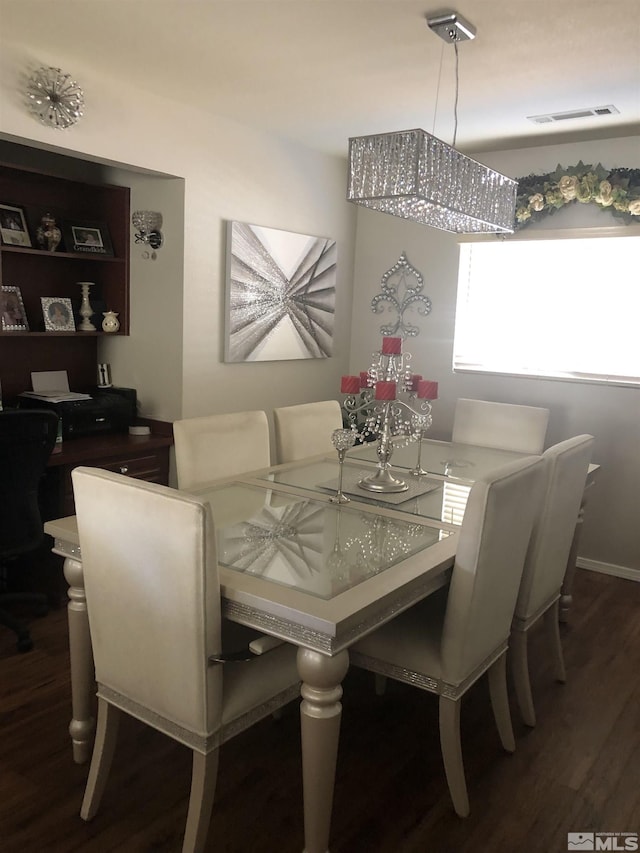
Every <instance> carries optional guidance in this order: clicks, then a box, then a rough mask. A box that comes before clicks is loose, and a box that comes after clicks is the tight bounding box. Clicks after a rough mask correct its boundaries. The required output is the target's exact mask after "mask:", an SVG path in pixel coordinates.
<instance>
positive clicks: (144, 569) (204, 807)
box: [72, 467, 299, 853]
mask: <svg viewBox="0 0 640 853" xmlns="http://www.w3.org/2000/svg"><path fill="white" fill-rule="evenodd" d="M72 479H73V488H74V496H75V504H76V513H77V520H78V532H79V537H80V548H81V551H82V562H83V568H84V580H85V587H86V595H87V609H88V616H89V628H90V631H91V640H92V644H93V652H94V659H95V671H96V681H97V685H98V687H97V694H98V724H97V733H96V741H95V746H94V750H93V757H92V760H91V767H90V770H89V777H88V780H87V786H86V790H85V794H84V799H83V802H82V808H81V812H80V814H81V817H82V818H83V819H84V820H90V819H91V818H92V817H94V816H95V814H96V812H97V810H98V807H99V804H100V800H101V797H102V794H103V792H104V789H105V786H106V784H107V777H108V774H109V769H110V765H111V763H112V758H113V754H114V749H115V743H116V734H117V727H118V720H119V718H120V716H121V714H122V712H125V713H128V714H130V715H131V716H133V717H136V718H137V719H138V720H141V721H142V722H144V723H146V724H148V725H150V726H152V727H153V728H154V729H157V730H158V731H161V732H163V733H165V734H167V735H168V736H169V737H172V738H173V739H174V740H176V741H178V742H179V743H182V744H184V745H185V746H187V747H189V749H191V750H192V753H193V763H192V775H191V794H190V799H189V808H188V814H187V823H186V830H185V835H184V843H183V847H182V850H183V853H196V851H201V850H203V849H204V846H205V841H206V836H207V831H208V826H209V820H210V816H211V809H212V805H213V799H214V793H215V787H216V776H217V768H218V748H219V747H220V745H221V744H222V743H224V742H225V741H226V740H228V739H229V738H230V737H233V736H235V735H236V734H238V733H239V732H241V731H243V730H244V729H245V728H247V727H249V726H250V725H252V724H253V723H255V722H257V721H258V720H260V719H262V718H263V717H265V716H268V715H269V714H270V713H271V712H272V711H274V709H277V708H280V707H282V706H283V705H284V704H286V703H287V702H289V701H290V700H292V699H293V698H294V697H296V696H297V695H299V678H298V674H297V670H296V649H295V647H293V646H290V645H288V644H282V645H280V646H278V647H276V648H275V649H274V650H272V651H269V652H268V654H264V655H261V656H259V657H254V658H253V659H252V660H246V658H250V657H251V655H250V654H248V653H246V650H245V651H244V652H243V653H242V654H241V655H231V656H230V657H231V659H232V662H227V658H226V657H225V653H224V649H223V648H222V647H221V640H220V623H221V618H220V588H219V581H218V565H217V557H216V541H215V535H214V527H213V522H212V517H211V509H210V507H209V505H208V504H206V503H205V502H203V501H201V500H199V499H197V498H196V497H193V496H190V495H187V494H185V493H182V492H179V491H177V490H175V489H170V488H168V487H166V486H159V485H157V484H155V483H146V482H142V481H140V480H136V479H133V478H129V477H123V476H122V475H120V474H113V473H111V472H107V471H102V470H98V469H91V468H83V467H80V468H76V469H75V470H74V471H73V474H72ZM238 657H240V658H242V660H237V658H238ZM151 791H152V782H151V780H150V795H151V796H152V794H151Z"/></svg>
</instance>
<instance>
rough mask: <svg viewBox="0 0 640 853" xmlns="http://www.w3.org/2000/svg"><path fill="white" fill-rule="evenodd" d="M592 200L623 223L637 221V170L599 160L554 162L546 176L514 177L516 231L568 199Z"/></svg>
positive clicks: (639, 187)
mask: <svg viewBox="0 0 640 853" xmlns="http://www.w3.org/2000/svg"><path fill="white" fill-rule="evenodd" d="M576 201H577V202H580V203H581V204H590V203H591V202H593V203H594V204H597V205H598V207H600V208H602V209H603V210H610V211H611V213H613V215H614V216H618V217H620V218H621V219H624V220H625V222H627V223H628V222H634V221H635V222H637V223H638V224H640V169H612V170H611V171H608V170H607V169H605V168H604V167H603V166H602V165H601V164H600V163H598V165H597V166H585V164H584V163H583V162H582V160H581V161H580V162H579V163H578V165H577V166H573V167H571V168H569V169H564V168H563V167H562V166H560V165H558V167H557V168H556V170H555V172H551V173H550V174H548V175H528V176H527V177H526V178H519V179H518V197H517V200H516V224H515V228H516V231H517V230H519V229H520V228H524V227H525V225H529V224H530V223H531V222H537V221H539V220H540V219H544V218H545V217H546V216H549V215H551V214H552V213H555V212H556V211H557V210H560V208H562V207H564V206H565V205H567V204H571V203H572V202H576Z"/></svg>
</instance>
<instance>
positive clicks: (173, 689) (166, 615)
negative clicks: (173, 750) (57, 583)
mask: <svg viewBox="0 0 640 853" xmlns="http://www.w3.org/2000/svg"><path fill="white" fill-rule="evenodd" d="M72 480H73V490H74V497H75V505H76V514H77V519H78V532H79V536H80V549H81V552H82V563H83V569H84V582H85V587H86V595H87V610H88V615H89V627H90V631H91V640H92V645H93V654H94V659H95V669H96V680H97V681H98V684H99V690H100V691H102V693H103V695H107V698H108V699H109V700H110V701H111V702H113V704H116V705H118V706H119V707H121V708H123V709H124V710H126V711H128V712H129V713H131V714H133V716H137V717H139V718H140V719H142V720H144V721H145V722H150V723H151V724H152V725H154V726H155V727H156V728H159V729H161V730H165V731H167V732H168V733H169V734H171V735H172V736H173V737H175V738H176V739H177V740H183V742H186V741H187V740H188V738H186V737H185V736H184V734H183V735H182V736H181V735H180V732H183V733H184V732H193V733H195V734H196V735H198V736H204V735H205V734H207V733H208V732H212V731H215V729H216V728H217V727H218V726H219V721H220V713H221V711H220V709H221V691H222V680H221V679H222V675H221V673H220V669H221V668H220V667H208V666H207V659H208V657H209V655H213V654H219V653H220V650H221V649H220V594H219V582H218V568H217V559H216V546H215V539H214V532H213V522H212V519H211V510H210V507H209V506H208V504H206V503H204V502H202V501H200V500H198V499H197V498H195V497H192V496H190V495H186V494H184V493H181V492H178V491H176V490H175V489H170V488H167V487H166V486H159V485H157V484H155V483H147V482H143V481H141V480H135V479H133V478H130V477H124V476H122V475H120V474H113V473H111V472H109V471H103V470H99V469H95V468H84V467H79V468H76V469H75V470H74V471H73V472H72ZM105 689H106V691H108V694H106V693H104V691H105ZM149 712H150V713H149Z"/></svg>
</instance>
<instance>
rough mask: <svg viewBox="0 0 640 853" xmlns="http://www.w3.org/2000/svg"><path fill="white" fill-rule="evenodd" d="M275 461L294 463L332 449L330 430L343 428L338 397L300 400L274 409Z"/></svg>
mask: <svg viewBox="0 0 640 853" xmlns="http://www.w3.org/2000/svg"><path fill="white" fill-rule="evenodd" d="M273 423H274V428H275V434H276V454H277V456H278V462H279V463H282V462H295V461H296V460H297V459H304V457H305V456H314V455H316V454H318V453H324V452H325V451H326V452H333V445H332V444H331V433H332V432H333V430H334V429H340V428H341V427H342V409H341V408H340V403H339V402H338V401H337V400H322V401H321V402H319V403H302V404H301V405H299V406H285V407H284V408H280V409H274V410H273Z"/></svg>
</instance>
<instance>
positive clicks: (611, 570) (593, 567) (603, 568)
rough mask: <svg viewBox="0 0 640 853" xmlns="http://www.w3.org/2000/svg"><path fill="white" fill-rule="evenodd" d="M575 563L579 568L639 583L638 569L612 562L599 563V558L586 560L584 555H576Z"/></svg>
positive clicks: (639, 574)
mask: <svg viewBox="0 0 640 853" xmlns="http://www.w3.org/2000/svg"><path fill="white" fill-rule="evenodd" d="M576 565H577V566H578V568H579V569H587V570H588V571H590V572H600V573H601V574H603V575H613V576H614V577H616V578H624V579H625V580H629V581H636V582H638V583H640V569H631V568H629V567H628V566H616V565H615V564H614V563H601V562H599V560H587V558H586V557H578V559H577V561H576Z"/></svg>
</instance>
